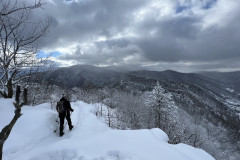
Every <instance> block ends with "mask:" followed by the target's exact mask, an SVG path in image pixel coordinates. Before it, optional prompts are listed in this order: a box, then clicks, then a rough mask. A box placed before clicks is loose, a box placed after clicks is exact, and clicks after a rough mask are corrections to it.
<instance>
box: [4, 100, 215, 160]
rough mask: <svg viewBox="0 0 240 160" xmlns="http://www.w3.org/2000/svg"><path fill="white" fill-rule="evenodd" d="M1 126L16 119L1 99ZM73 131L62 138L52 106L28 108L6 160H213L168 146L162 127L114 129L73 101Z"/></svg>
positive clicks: (187, 148)
mask: <svg viewBox="0 0 240 160" xmlns="http://www.w3.org/2000/svg"><path fill="white" fill-rule="evenodd" d="M0 104H1V105H0V127H1V129H2V128H3V126H5V125H6V124H7V123H8V122H9V121H10V120H11V118H12V117H13V110H14V108H13V105H12V100H5V99H0ZM71 104H72V107H73V109H74V112H73V114H72V115H71V117H72V122H73V124H74V126H75V127H74V128H73V130H72V131H69V130H68V127H67V125H66V127H65V135H64V136H63V137H59V136H58V133H54V132H53V131H54V130H55V129H56V128H58V124H57V123H56V120H57V118H58V117H57V113H56V111H54V110H51V109H50V103H49V104H42V105H39V106H35V107H32V106H25V107H23V109H22V113H23V115H22V116H21V117H20V119H19V120H18V121H17V123H16V125H15V126H14V128H13V130H12V132H11V134H10V136H9V138H8V139H7V141H6V143H5V145H4V149H3V159H4V160H160V159H161V160H213V159H214V158H212V157H211V156H210V155H209V154H208V153H206V152H205V151H203V150H201V149H197V148H194V147H191V146H189V145H185V144H178V145H172V144H168V143H167V141H168V137H167V135H166V134H165V133H164V132H163V131H161V130H160V129H151V130H146V129H143V130H113V129H111V128H109V127H108V126H107V125H106V124H104V123H103V122H102V121H101V120H100V119H99V118H97V117H96V116H95V113H94V110H95V108H94V105H90V104H86V103H83V102H80V101H79V102H74V103H71Z"/></svg>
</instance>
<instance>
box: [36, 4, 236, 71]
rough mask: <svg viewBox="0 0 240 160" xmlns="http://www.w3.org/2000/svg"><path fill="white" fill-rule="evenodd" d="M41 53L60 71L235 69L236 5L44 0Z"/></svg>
mask: <svg viewBox="0 0 240 160" xmlns="http://www.w3.org/2000/svg"><path fill="white" fill-rule="evenodd" d="M45 1H46V2H47V4H46V5H45V6H44V9H43V10H41V11H39V12H41V14H42V15H47V16H50V17H51V18H52V23H51V27H50V30H49V34H48V37H46V38H44V39H42V41H41V42H40V44H39V47H40V49H41V51H43V52H47V53H48V52H53V53H54V55H55V56H54V58H53V60H54V61H56V62H57V63H59V65H61V66H69V65H75V64H89V65H96V66H111V65H115V66H124V67H125V66H129V67H132V68H135V67H139V68H146V69H151V70H159V71H162V70H168V69H171V70H176V71H181V72H194V71H212V70H214V71H215V70H216V71H235V70H240V9H239V8H240V1H239V0H67V1H66V0H45Z"/></svg>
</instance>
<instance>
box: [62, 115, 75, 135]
mask: <svg viewBox="0 0 240 160" xmlns="http://www.w3.org/2000/svg"><path fill="white" fill-rule="evenodd" d="M65 117H66V119H67V122H68V127H69V128H70V127H72V121H71V118H70V112H67V113H61V114H59V118H60V128H59V130H60V133H63V129H64V119H65Z"/></svg>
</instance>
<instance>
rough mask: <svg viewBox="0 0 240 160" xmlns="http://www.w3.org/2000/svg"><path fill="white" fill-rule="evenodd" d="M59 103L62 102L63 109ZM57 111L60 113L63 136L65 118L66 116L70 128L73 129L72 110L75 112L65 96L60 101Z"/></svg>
mask: <svg viewBox="0 0 240 160" xmlns="http://www.w3.org/2000/svg"><path fill="white" fill-rule="evenodd" d="M59 104H60V105H61V104H62V107H63V109H59V108H58V105H59ZM57 111H58V113H59V118H60V136H63V135H64V132H63V129H64V119H65V117H66V119H67V122H68V127H69V130H72V128H73V125H72V121H71V118H70V111H71V112H73V111H74V110H73V109H72V107H71V104H70V102H69V101H68V100H67V98H66V97H64V96H63V97H62V98H61V99H60V101H59V102H58V103H57Z"/></svg>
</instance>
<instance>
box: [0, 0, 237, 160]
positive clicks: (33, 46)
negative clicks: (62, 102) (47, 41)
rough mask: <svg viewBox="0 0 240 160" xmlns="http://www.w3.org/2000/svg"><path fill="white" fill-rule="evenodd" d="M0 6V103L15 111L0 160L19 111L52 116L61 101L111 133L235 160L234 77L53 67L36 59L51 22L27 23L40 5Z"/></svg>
mask: <svg viewBox="0 0 240 160" xmlns="http://www.w3.org/2000/svg"><path fill="white" fill-rule="evenodd" d="M6 2H8V3H6ZM0 3H1V6H0V98H1V99H13V100H14V107H15V111H13V114H14V115H12V117H11V118H12V119H11V121H9V124H8V125H6V126H4V127H3V128H0V131H1V133H0V145H1V146H0V149H1V158H0V159H2V154H4V152H3V149H4V143H5V142H6V141H7V139H8V137H9V136H10V135H11V131H12V130H13V129H14V126H15V124H17V121H18V120H19V119H21V118H22V117H21V116H24V114H22V113H21V111H22V110H23V109H24V106H31V107H32V108H34V107H35V106H39V105H41V104H45V103H50V106H51V110H52V111H54V112H56V109H55V107H56V103H57V102H58V101H59V99H60V98H61V96H62V95H63V94H65V95H66V96H67V97H68V99H69V100H70V102H71V103H74V102H76V103H77V102H78V101H82V102H85V103H87V104H91V105H93V106H95V107H94V114H95V115H96V117H98V118H99V119H101V120H102V121H103V122H104V123H105V124H106V125H107V126H108V127H110V128H112V129H114V130H142V129H153V128H159V129H161V130H163V131H164V132H165V133H166V134H167V136H168V138H169V140H168V143H169V144H180V143H184V144H188V145H190V146H193V147H196V148H200V149H203V150H205V151H206V152H207V153H209V154H210V155H211V156H213V157H214V158H215V159H216V160H237V159H240V125H239V123H240V85H239V80H240V72H239V71H236V72H198V73H181V72H176V71H173V70H166V71H150V70H134V71H130V70H129V71H126V70H124V71H123V70H121V69H120V68H111V67H97V66H93V65H73V66H70V67H57V66H56V65H55V64H54V62H53V61H52V60H51V58H50V57H51V55H49V57H48V56H44V57H41V55H40V56H39V54H38V53H39V50H38V45H37V44H38V42H39V40H42V39H43V38H44V36H46V34H47V32H48V28H49V25H50V23H51V20H50V19H48V18H47V19H46V18H44V19H41V18H39V21H37V20H36V19H34V21H33V19H32V13H33V12H34V11H35V10H37V9H41V8H42V6H43V5H45V4H44V3H42V2H41V1H36V2H35V3H34V4H32V5H26V4H24V5H20V6H19V4H18V3H17V1H16V3H11V2H10V1H5V0H0ZM29 24H31V25H30V26H29ZM0 105H1V104H0ZM1 107H3V106H1ZM0 109H1V108H0ZM0 120H1V117H0ZM23 128H24V126H23ZM143 138H144V137H143ZM112 159H113V160H116V159H117V160H121V158H119V157H118V158H112ZM122 159H124V158H122Z"/></svg>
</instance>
